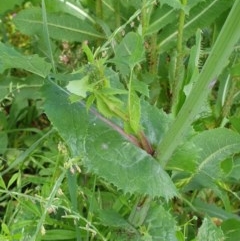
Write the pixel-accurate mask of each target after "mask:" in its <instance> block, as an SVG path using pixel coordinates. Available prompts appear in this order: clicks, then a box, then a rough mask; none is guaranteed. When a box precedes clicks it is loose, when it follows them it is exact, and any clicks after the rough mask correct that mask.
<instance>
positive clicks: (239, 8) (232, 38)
mask: <svg viewBox="0 0 240 241" xmlns="http://www.w3.org/2000/svg"><path fill="white" fill-rule="evenodd" d="M239 12H240V1H235V3H234V4H233V7H232V9H231V11H230V13H229V16H228V18H227V20H226V22H225V24H224V26H223V27H222V30H221V32H220V34H219V36H218V38H217V41H216V43H215V44H214V46H213V48H212V51H211V53H210V55H209V57H208V59H207V61H206V63H205V65H204V67H203V69H202V72H201V73H200V75H199V76H198V78H197V81H196V84H195V85H194V87H193V89H192V91H191V93H190V95H189V96H188V98H187V100H186V102H185V103H184V105H183V106H182V108H181V110H180V111H179V113H178V115H177V118H176V120H175V121H174V123H173V124H172V126H171V127H170V128H169V130H168V132H167V133H166V135H165V137H164V138H163V140H162V142H161V143H160V144H159V145H158V147H157V153H156V158H157V160H158V161H159V162H160V163H161V164H162V166H163V167H165V166H166V164H167V162H168V160H169V158H170V157H171V155H172V153H173V152H174V150H175V149H176V147H177V146H178V145H180V144H181V143H182V141H183V137H184V136H185V134H186V131H187V129H188V128H189V127H190V125H191V123H192V122H193V120H194V118H195V116H196V115H197V114H198V113H199V111H200V110H201V105H202V104H203V102H204V101H205V99H206V97H207V95H208V93H209V91H210V90H211V88H210V83H211V81H212V80H213V79H215V78H216V77H217V76H219V74H220V73H221V71H222V69H223V68H224V67H225V66H226V64H227V61H228V58H229V56H230V54H231V52H232V50H233V48H234V45H235V44H236V42H237V41H238V40H239V38H240V31H239V29H240V21H239Z"/></svg>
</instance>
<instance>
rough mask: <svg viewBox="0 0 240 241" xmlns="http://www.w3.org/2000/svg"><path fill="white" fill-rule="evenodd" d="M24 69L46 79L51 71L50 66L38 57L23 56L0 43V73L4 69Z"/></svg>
mask: <svg viewBox="0 0 240 241" xmlns="http://www.w3.org/2000/svg"><path fill="white" fill-rule="evenodd" d="M11 68H18V69H24V70H26V71H29V72H31V73H34V74H36V75H39V76H41V77H46V76H47V75H48V74H49V73H50V70H51V64H49V63H47V62H46V61H45V60H44V59H43V58H41V57H39V56H38V55H36V54H35V55H29V56H25V55H22V54H21V53H19V52H18V51H16V50H15V49H14V48H12V47H8V46H7V45H5V44H3V43H0V73H3V72H4V71H5V70H6V69H11Z"/></svg>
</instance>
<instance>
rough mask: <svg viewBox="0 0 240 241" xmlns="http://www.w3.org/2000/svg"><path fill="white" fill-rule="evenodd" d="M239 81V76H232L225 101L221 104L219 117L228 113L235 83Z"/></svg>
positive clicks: (234, 91) (223, 116) (234, 90)
mask: <svg viewBox="0 0 240 241" xmlns="http://www.w3.org/2000/svg"><path fill="white" fill-rule="evenodd" d="M239 81H240V78H239V77H234V78H232V79H231V86H230V89H229V91H228V94H227V98H226V101H225V103H224V105H223V108H222V113H221V119H224V118H225V117H227V116H228V115H229V113H230V110H231V107H232V103H233V100H234V94H235V93H236V89H237V83H238V82H239Z"/></svg>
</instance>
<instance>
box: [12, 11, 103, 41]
mask: <svg viewBox="0 0 240 241" xmlns="http://www.w3.org/2000/svg"><path fill="white" fill-rule="evenodd" d="M47 20H48V22H47V26H48V31H49V35H50V37H52V38H54V39H57V40H61V41H62V40H68V41H78V42H79V41H85V40H92V39H96V38H97V39H104V36H103V35H102V34H101V33H99V32H98V31H96V30H95V29H94V28H93V27H92V25H91V23H89V22H87V21H86V20H81V19H79V18H76V17H74V16H71V15H68V14H59V13H50V14H47ZM14 23H15V25H16V27H17V28H18V29H19V30H20V31H21V32H23V33H25V34H27V35H35V34H38V35H42V33H43V20H42V12H41V9H39V8H30V9H26V10H22V11H21V12H19V13H18V14H17V16H16V17H15V18H14Z"/></svg>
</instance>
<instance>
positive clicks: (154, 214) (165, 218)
mask: <svg viewBox="0 0 240 241" xmlns="http://www.w3.org/2000/svg"><path fill="white" fill-rule="evenodd" d="M144 225H145V226H146V227H147V230H148V235H149V236H150V237H151V240H152V241H158V240H168V241H177V240H178V239H177V237H176V231H177V226H176V221H175V219H174V218H173V216H172V215H171V214H170V213H169V211H167V210H165V209H164V207H163V206H160V205H158V206H155V207H153V208H151V209H150V210H149V212H148V215H147V217H146V220H145V222H144Z"/></svg>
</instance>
